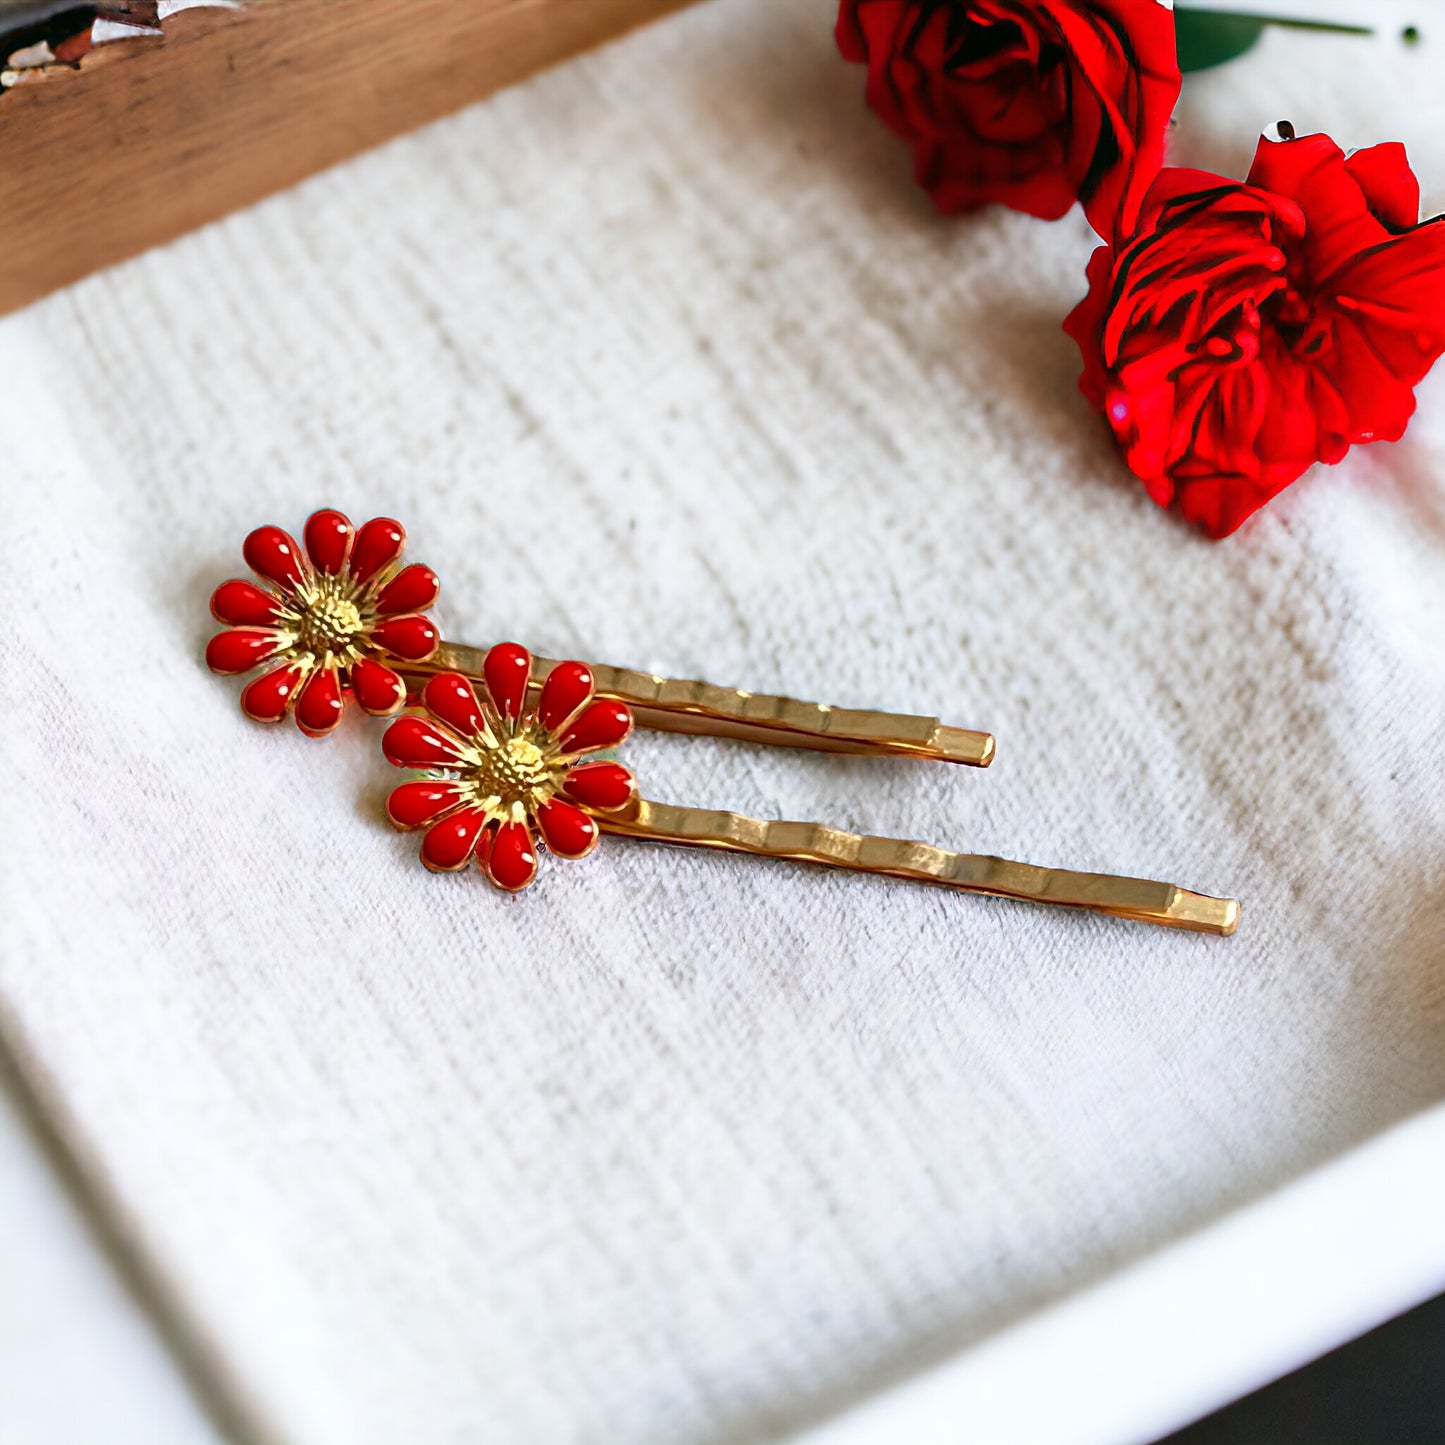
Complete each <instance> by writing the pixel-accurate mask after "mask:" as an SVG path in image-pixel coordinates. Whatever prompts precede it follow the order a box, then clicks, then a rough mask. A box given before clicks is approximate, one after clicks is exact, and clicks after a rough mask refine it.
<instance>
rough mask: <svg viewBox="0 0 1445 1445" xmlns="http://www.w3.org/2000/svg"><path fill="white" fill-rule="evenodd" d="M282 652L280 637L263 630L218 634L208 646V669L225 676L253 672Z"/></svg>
mask: <svg viewBox="0 0 1445 1445" xmlns="http://www.w3.org/2000/svg"><path fill="white" fill-rule="evenodd" d="M280 650H281V634H280V633H277V632H271V631H269V630H265V629H260V628H250V627H248V628H232V629H231V630H229V631H227V632H218V633H217V634H216V635H215V636H214V637H213V638H212V639H211V640H210V642H208V643H207V644H206V666H207V667H209V668H210V669H211V671H212V672H219V673H221V674H223V675H230V674H231V673H236V672H249V671H250V670H251V669H252V668H253V667H255V666H256V664H257V663H259V662H265V661H266V659H267V658H268V657H274V656H275V655H276V654H277V653H278V652H279V651H280Z"/></svg>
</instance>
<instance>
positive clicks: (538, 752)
mask: <svg viewBox="0 0 1445 1445" xmlns="http://www.w3.org/2000/svg"><path fill="white" fill-rule="evenodd" d="M303 537H304V543H305V550H304V553H303V551H302V549H301V548H300V547H298V546H297V544H296V542H295V541H294V539H293V538H292V537H291V536H290V535H289V534H287V533H286V532H284V531H282V530H281V529H280V528H279V527H260V528H258V529H257V530H256V531H254V532H252V533H251V534H250V536H249V537H247V539H246V543H245V547H244V549H243V550H244V555H245V558H246V561H247V563H248V564H249V565H250V566H251V568H252V569H253V571H255V572H256V573H257V574H258V575H259V576H260V577H261V578H262V581H263V585H259V586H258V585H257V584H256V583H253V582H248V581H241V580H232V581H229V582H223V583H222V584H221V585H220V586H219V587H218V588H217V589H216V591H215V593H214V594H213V596H212V598H211V611H212V613H213V614H214V615H215V617H216V618H217V619H218V620H219V621H221V622H223V623H225V624H226V629H225V630H224V631H222V632H219V633H217V634H216V635H215V636H214V637H213V638H212V639H211V641H210V644H209V645H208V647H207V649H206V661H207V663H208V664H209V666H210V667H211V669H212V670H213V671H215V672H219V673H225V674H235V673H243V672H249V671H252V670H253V669H257V668H261V669H264V670H263V671H261V672H260V673H259V675H258V676H256V677H255V678H253V679H252V680H251V681H250V682H248V683H247V685H246V687H245V688H244V689H243V691H242V693H241V707H242V710H243V711H244V712H245V713H246V715H247V716H248V717H250V718H253V719H255V720H257V721H260V722H280V721H281V720H282V719H283V718H285V717H286V716H287V714H288V713H294V715H295V718H296V722H297V724H298V726H299V727H300V728H301V730H302V731H303V732H305V733H307V734H308V735H310V736H312V737H321V736H325V735H326V734H327V733H329V732H331V731H332V730H333V729H334V728H335V727H336V725H337V723H338V722H339V721H340V719H341V715H342V711H343V709H344V706H345V700H346V698H347V697H351V698H352V699H354V701H355V702H356V703H357V705H358V706H359V707H360V708H361V710H362V711H364V712H367V713H370V714H371V715H373V716H379V717H391V716H394V715H395V714H396V713H398V712H401V711H402V710H403V709H404V708H407V707H408V705H410V708H411V710H410V711H409V712H408V713H407V715H406V716H404V717H400V718H398V719H397V720H396V721H394V722H393V723H392V725H391V726H390V727H389V728H388V729H387V732H386V735H385V737H384V738H383V740H382V747H383V751H384V752H385V754H386V756H387V758H388V759H389V760H390V761H391V762H392V763H394V764H395V765H396V766H398V767H402V768H408V769H414V770H417V771H419V772H420V773H421V774H422V776H421V777H419V778H416V779H414V780H412V781H409V782H405V783H402V784H400V785H399V786H398V787H397V788H395V789H394V790H393V791H392V793H391V796H390V798H389V799H388V802H387V814H388V816H389V817H390V819H391V821H392V822H393V823H394V824H395V825H396V826H397V827H400V828H405V829H425V830H426V832H425V837H424V838H423V840H422V847H421V858H422V862H423V863H424V864H425V865H426V866H427V867H428V868H430V869H432V870H433V871H434V872H453V871H457V870H459V869H462V868H465V867H466V866H467V865H468V864H469V863H471V862H473V861H475V862H476V863H477V864H478V866H479V867H480V869H481V870H482V871H483V872H484V873H485V874H486V876H487V877H488V878H490V879H491V881H492V882H493V883H494V884H496V885H497V886H498V887H499V888H502V889H505V890H507V891H509V892H518V891H520V890H521V889H523V888H526V887H528V886H529V885H530V884H531V883H532V882H533V881H534V879H535V878H536V876H537V868H538V854H539V852H540V851H542V850H540V849H539V848H538V839H540V840H541V843H542V844H543V845H544V846H545V851H546V852H548V853H551V854H553V855H554V856H556V857H560V858H584V857H586V856H587V855H588V854H589V853H591V852H592V851H593V849H594V848H596V846H597V844H598V841H599V839H600V837H601V835H602V834H603V833H614V834H619V835H622V836H625V837H630V838H641V839H645V840H649V841H652V842H660V843H672V844H678V845H682V846H686V847H701V848H714V849H723V850H727V851H730V852H737V853H749V854H753V855H755V856H758V857H765V858H783V859H792V860H798V861H804V862H812V863H821V864H826V865H828V866H830V867H835V868H846V869H852V870H854V871H857V872H864V873H877V874H883V875H887V876H890V877H895V878H906V879H910V880H913V881H917V882H925V883H934V884H939V885H942V886H943V887H948V888H956V889H959V890H962V891H964V892H968V893H983V894H991V895H996V896H1000V897H1006V898H1016V899H1022V900H1025V901H1028V902H1034V903H1052V904H1057V905H1060V906H1063V907H1066V908H1083V909H1090V910H1093V911H1095V912H1099V913H1107V914H1112V915H1114V916H1116V917H1120V918H1129V919H1134V920H1137V921H1140V922H1148V923H1160V924H1164V925H1166V926H1169V927H1174V928H1187V929H1195V930H1198V931H1201V932H1207V933H1217V934H1229V933H1232V932H1233V931H1234V929H1235V927H1236V925H1237V923H1238V920H1239V904H1238V903H1237V902H1235V901H1234V900H1233V899H1230V898H1213V897H1209V896H1208V895H1205V894H1200V893H1193V892H1190V891H1189V890H1187V889H1183V888H1179V887H1176V886H1175V885H1174V884H1172V883H1156V882H1151V881H1149V880H1147V879H1141V878H1120V877H1113V876H1110V875H1106V874H1099V873H1077V872H1072V871H1069V870H1066V869H1054V868H1037V867H1034V866H1032V865H1029V864H1025V863H1013V862H1010V861H1008V860H1007V859H1003V858H993V857H987V856H982V855H977V854H966V853H950V852H946V851H945V850H943V849H940V848H934V847H931V846H929V845H928V844H926V843H912V842H905V841H901V840H898V839H892V838H873V837H863V836H859V835H856V834H852V833H844V832H840V831H838V830H837V829H834V828H828V827H825V826H823V825H822V824H818V823H787V822H768V821H763V820H760V819H756V818H746V817H743V816H741V815H740V814H737V813H730V812H722V811H714V810H709V809H702V808H680V807H674V806H672V805H670V804H666V803H658V802H652V801H650V800H648V799H646V798H642V797H640V796H639V795H638V792H637V785H636V780H635V779H634V777H633V775H632V772H631V771H630V769H628V768H626V767H624V766H623V765H622V764H621V763H618V762H615V761H610V760H600V759H597V758H595V757H593V756H592V755H593V754H596V753H599V752H602V751H605V750H607V749H611V748H615V747H616V746H618V745H619V744H620V743H622V741H623V740H624V739H625V738H626V737H627V735H628V734H629V733H630V732H631V730H632V726H633V723H634V721H636V722H638V723H640V724H642V725H643V726H646V727H652V728H660V729H663V730H666V731H672V732H685V733H707V734H711V735H715V736H723V737H735V738H743V739H747V740H750V741H756V742H767V743H774V744H781V745H783V746H789V747H810V748H819V749H822V750H824V751H835V752H849V753H864V754H873V755H891V756H904V757H913V758H920V759H928V760H935V761H940V762H961V763H968V764H970V765H972V766H975V767H986V766H987V765H988V763H989V761H990V760H991V758H992V756H993V738H992V737H991V736H990V735H989V734H988V733H979V732H970V731H968V730H965V729H962V728H953V727H948V726H945V725H944V724H942V723H940V722H938V720H937V719H935V718H924V717H914V716H900V715H896V714H890V713H880V712H864V711H857V710H853V709H844V708H832V707H827V706H824V705H821V704H816V703H803V702H798V701H795V700H793V699H791V698H781V697H771V696H759V695H755V694H752V693H747V692H742V691H735V690H729V689H725V688H720V687H715V686H713V685H712V684H711V683H704V682H679V681H671V680H668V679H666V678H661V677H656V676H653V675H651V674H646V673H637V672H629V671H626V670H624V669H619V668H613V667H606V666H602V665H598V664H591V663H582V662H551V661H548V660H545V659H540V658H534V657H533V656H532V655H531V654H530V653H529V652H528V651H527V650H526V649H525V648H523V647H521V646H519V645H518V644H516V643H499V644H497V645H496V646H493V647H491V648H488V649H485V650H483V649H480V648H474V647H469V646H465V645H461V644H453V643H447V642H443V641H442V640H441V638H440V636H439V635H438V633H437V630H436V628H435V626H434V625H433V624H432V622H431V620H430V618H428V617H427V616H426V615H425V613H426V610H427V609H428V608H430V607H431V606H432V605H433V604H434V603H435V601H436V598H437V592H438V583H437V579H436V575H435V574H434V573H433V572H432V571H431V570H430V569H429V568H427V567H423V566H421V565H420V564H418V563H412V564H410V565H407V566H403V565H402V562H401V556H402V552H403V549H404V548H405V545H406V534H405V532H404V531H403V530H402V528H401V526H400V524H399V523H397V522H394V521H392V520H390V519H389V518H376V519H374V520H372V521H370V522H367V523H365V524H364V525H363V526H361V527H359V528H355V529H353V527H352V526H351V523H350V522H349V521H348V520H347V519H346V518H345V517H344V516H343V515H342V514H341V513H340V512H336V511H330V510H327V511H320V512H316V513H314V514H313V515H312V516H311V518H310V519H309V520H308V521H307V523H306V528H305V531H304V533H303Z"/></svg>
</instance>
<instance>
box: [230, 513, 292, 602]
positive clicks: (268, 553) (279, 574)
mask: <svg viewBox="0 0 1445 1445" xmlns="http://www.w3.org/2000/svg"><path fill="white" fill-rule="evenodd" d="M241 550H242V552H243V554H244V555H245V558H246V565H247V566H248V567H249V568H250V569H251V570H252V571H253V572H256V573H259V574H260V575H261V576H262V577H264V578H265V579H266V580H267V581H268V582H274V583H275V584H276V585H277V586H278V587H280V588H282V589H283V590H284V591H286V592H292V593H294V592H295V591H296V589H297V588H298V587H299V586H300V585H301V583H302V582H303V581H304V580H305V577H306V567H305V564H304V563H303V562H302V560H301V553H300V552H299V551H298V550H297V547H296V541H295V538H293V537H292V536H291V534H290V533H289V532H283V531H282V530H281V529H280V527H257V528H256V530H255V531H254V532H252V533H251V535H250V536H249V537H247V538H246V544H245V546H244V547H243V548H242V549H241Z"/></svg>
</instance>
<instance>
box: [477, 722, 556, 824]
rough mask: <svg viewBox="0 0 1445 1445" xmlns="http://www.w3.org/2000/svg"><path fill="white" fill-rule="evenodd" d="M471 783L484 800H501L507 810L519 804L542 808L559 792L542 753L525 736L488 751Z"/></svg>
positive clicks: (501, 743) (506, 739)
mask: <svg viewBox="0 0 1445 1445" xmlns="http://www.w3.org/2000/svg"><path fill="white" fill-rule="evenodd" d="M472 782H473V784H474V786H475V787H476V790H477V792H478V793H479V794H480V795H482V796H483V797H493V796H495V797H497V798H500V799H501V802H502V807H503V809H504V810H510V809H511V808H512V807H513V806H514V805H515V804H517V803H520V804H521V805H522V806H523V807H524V808H534V807H540V806H541V804H543V803H545V802H546V801H547V800H548V799H549V798H550V797H551V796H552V795H553V793H555V792H556V787H555V786H554V784H553V782H552V778H551V775H550V772H549V769H548V766H547V758H546V757H545V755H544V754H543V752H542V749H541V748H539V747H538V746H537V744H536V743H535V742H533V741H532V739H531V738H529V737H527V736H526V735H525V734H519V735H518V736H516V737H511V738H503V739H502V740H501V742H499V743H498V744H497V746H496V747H494V748H487V749H486V750H485V751H484V752H483V753H482V756H481V761H480V762H479V763H478V764H477V766H476V768H475V770H474V771H473V773H472Z"/></svg>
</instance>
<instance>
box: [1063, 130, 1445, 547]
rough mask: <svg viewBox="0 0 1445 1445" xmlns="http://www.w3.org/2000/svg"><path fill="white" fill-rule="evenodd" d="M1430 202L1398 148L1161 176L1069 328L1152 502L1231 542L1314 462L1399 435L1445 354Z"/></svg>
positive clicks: (1315, 150) (1095, 396)
mask: <svg viewBox="0 0 1445 1445" xmlns="http://www.w3.org/2000/svg"><path fill="white" fill-rule="evenodd" d="M1419 214H1420V187H1419V184H1418V182H1417V181H1416V179H1415V176H1414V174H1413V173H1412V172H1411V170H1410V167H1409V164H1408V162H1407V161H1406V159H1405V150H1404V147H1403V146H1400V145H1398V144H1393V143H1392V144H1386V145H1377V146H1372V147H1370V148H1369V149H1368V150H1362V151H1356V152H1355V153H1354V154H1353V155H1351V156H1348V157H1346V156H1345V154H1344V153H1343V152H1342V151H1341V150H1340V148H1339V147H1338V146H1337V145H1336V144H1335V143H1334V142H1333V141H1332V140H1330V138H1329V137H1328V136H1324V135H1312V136H1304V137H1302V138H1300V139H1298V140H1295V139H1288V140H1281V141H1271V140H1263V141H1261V142H1260V145H1259V149H1258V151H1257V152H1256V154H1255V158H1254V165H1253V166H1252V167H1251V168H1250V172H1249V179H1248V181H1247V182H1245V183H1244V184H1240V183H1239V182H1237V181H1230V180H1226V179H1225V178H1224V177H1222V176H1215V175H1209V174H1206V173H1204V172H1201V171H1190V170H1175V169H1169V170H1165V171H1163V172H1161V173H1160V175H1159V178H1158V180H1157V181H1156V182H1155V183H1154V186H1153V188H1152V189H1151V190H1150V192H1149V196H1148V199H1147V201H1146V203H1145V206H1144V210H1143V212H1142V214H1141V216H1140V220H1139V224H1138V227H1137V229H1136V230H1135V231H1134V232H1133V233H1132V234H1131V235H1127V236H1124V237H1122V238H1121V239H1120V240H1119V241H1118V242H1117V243H1116V244H1115V245H1112V246H1101V247H1100V248H1099V249H1098V250H1096V251H1095V252H1094V255H1093V259H1092V260H1091V261H1090V262H1089V273H1088V274H1089V294H1088V295H1087V296H1086V297H1085V298H1084V300H1083V301H1081V302H1080V303H1079V305H1078V306H1077V307H1076V308H1075V310H1074V312H1073V313H1072V315H1070V317H1069V319H1068V320H1067V321H1066V322H1065V323H1064V329H1065V330H1066V331H1068V332H1069V334H1070V335H1071V336H1072V337H1073V338H1074V339H1075V341H1077V342H1078V344H1079V349H1080V350H1081V351H1082V352H1083V356H1084V374H1083V376H1082V377H1081V378H1080V381H1079V385H1080V388H1081V389H1082V391H1083V393H1084V395H1085V396H1086V397H1088V399H1089V401H1090V402H1091V403H1092V404H1093V405H1094V406H1096V407H1097V408H1099V409H1100V410H1101V411H1103V412H1104V414H1105V416H1106V417H1107V418H1108V420H1109V424H1110V425H1111V426H1112V427H1113V429H1114V435H1115V438H1116V440H1117V441H1118V443H1119V446H1120V447H1121V448H1122V449H1123V452H1124V459H1125V461H1126V462H1127V463H1128V465H1129V467H1130V469H1131V470H1132V471H1133V472H1134V473H1135V475H1136V476H1138V477H1139V478H1140V479H1141V480H1142V481H1143V483H1144V485H1145V487H1146V488H1147V490H1148V492H1149V495H1150V496H1151V497H1153V498H1154V500H1155V501H1156V502H1158V503H1159V505H1160V506H1161V507H1167V506H1168V505H1169V504H1170V503H1171V502H1177V503H1178V506H1179V510H1180V511H1181V512H1182V513H1183V514H1184V516H1185V517H1187V518H1188V519H1189V520H1190V521H1191V522H1193V523H1195V524H1196V525H1197V526H1199V527H1202V528H1203V529H1204V530H1205V531H1206V532H1208V533H1209V535H1210V536H1212V537H1224V536H1227V535H1228V534H1229V533H1231V532H1233V531H1234V530H1235V528H1236V527H1238V526H1239V525H1240V523H1241V522H1243V521H1244V520H1245V518H1246V517H1248V516H1249V515H1250V514H1251V513H1253V512H1254V511H1256V510H1257V509H1258V508H1259V507H1261V506H1263V505H1264V503H1265V502H1267V501H1269V499H1270V498H1271V497H1273V496H1275V495H1276V494H1278V493H1279V492H1281V491H1282V490H1283V489H1284V488H1285V487H1287V486H1288V485H1289V484H1290V483H1291V482H1292V481H1294V480H1295V478H1296V477H1298V476H1299V475H1300V474H1301V473H1302V472H1303V471H1305V469H1306V468H1308V467H1309V466H1311V465H1312V464H1313V463H1314V462H1316V461H1323V462H1337V461H1339V460H1340V458H1341V457H1343V456H1344V455H1345V452H1346V451H1347V450H1348V449H1349V447H1350V446H1352V445H1353V444H1355V443H1356V442H1368V441H1375V440H1385V441H1394V440H1396V439H1397V438H1398V437H1400V436H1401V435H1402V434H1403V432H1404V430H1405V424H1406V422H1407V421H1408V420H1409V418H1410V414H1411V413H1412V412H1413V411H1414V409H1415V397H1414V387H1415V385H1416V383H1417V382H1419V381H1420V379H1421V378H1422V377H1423V376H1424V375H1425V373H1426V372H1427V371H1429V369H1430V367H1431V366H1432V365H1433V364H1434V363H1435V360H1436V358H1437V357H1439V356H1440V354H1441V352H1442V351H1445V224H1442V221H1445V217H1437V218H1436V219H1435V220H1434V221H1429V222H1426V223H1425V224H1423V225H1422V224H1419V223H1418V222H1419Z"/></svg>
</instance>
